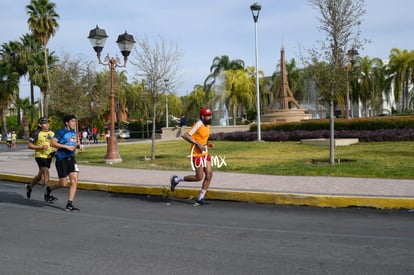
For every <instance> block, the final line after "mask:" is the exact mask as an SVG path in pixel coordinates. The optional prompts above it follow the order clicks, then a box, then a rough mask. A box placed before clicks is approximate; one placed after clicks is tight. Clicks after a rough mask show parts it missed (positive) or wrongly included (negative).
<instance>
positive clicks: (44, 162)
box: [26, 117, 56, 202]
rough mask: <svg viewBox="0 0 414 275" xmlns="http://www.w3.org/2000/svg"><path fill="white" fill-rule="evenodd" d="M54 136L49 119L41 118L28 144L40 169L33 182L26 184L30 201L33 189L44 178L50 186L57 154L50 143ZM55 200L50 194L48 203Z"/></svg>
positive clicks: (45, 183) (44, 181)
mask: <svg viewBox="0 0 414 275" xmlns="http://www.w3.org/2000/svg"><path fill="white" fill-rule="evenodd" d="M54 135H55V133H53V132H52V131H50V130H49V120H48V119H47V117H41V118H39V120H38V126H37V130H36V131H34V132H33V133H32V134H31V135H30V138H29V143H28V144H27V148H29V149H32V150H35V152H34V157H35V160H36V163H37V166H38V167H39V172H38V173H37V175H36V176H34V178H33V179H32V182H31V183H30V184H26V196H27V198H28V199H30V197H31V194H32V189H33V187H34V186H35V185H36V184H38V183H39V182H40V181H41V180H42V178H43V183H44V185H45V187H46V186H49V169H50V164H51V163H52V157H53V155H54V152H55V150H54V149H53V147H52V146H51V145H50V142H51V141H52V138H53V136H54ZM55 200H56V198H55V197H54V196H52V195H51V194H50V195H49V198H48V200H47V202H54V201H55Z"/></svg>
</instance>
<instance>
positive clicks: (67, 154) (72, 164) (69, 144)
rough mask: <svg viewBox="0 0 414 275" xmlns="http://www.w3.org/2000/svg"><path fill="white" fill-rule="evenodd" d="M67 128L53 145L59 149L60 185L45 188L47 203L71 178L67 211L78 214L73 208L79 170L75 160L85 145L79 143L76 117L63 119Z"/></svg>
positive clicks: (56, 134) (57, 153)
mask: <svg viewBox="0 0 414 275" xmlns="http://www.w3.org/2000/svg"><path fill="white" fill-rule="evenodd" d="M63 122H64V123H65V127H63V128H61V129H60V130H58V131H57V132H56V133H55V136H54V137H53V139H52V142H51V145H52V146H53V147H55V148H57V152H56V170H57V173H58V177H59V183H57V184H55V185H52V186H51V187H46V188H45V195H44V197H45V201H49V197H50V196H51V192H52V191H53V190H55V189H58V188H62V187H66V185H67V183H68V182H67V177H68V176H69V181H70V184H71V185H70V188H69V194H68V202H67V204H66V211H70V212H77V211H79V208H76V207H74V206H73V204H72V202H73V200H74V199H75V194H76V189H77V187H78V174H79V168H78V165H77V164H76V160H75V151H76V148H79V149H80V151H81V152H83V145H81V144H80V143H79V139H78V135H77V133H76V130H75V129H76V116H75V115H68V116H65V117H64V118H63Z"/></svg>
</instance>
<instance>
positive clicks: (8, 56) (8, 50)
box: [0, 41, 27, 122]
mask: <svg viewBox="0 0 414 275" xmlns="http://www.w3.org/2000/svg"><path fill="white" fill-rule="evenodd" d="M21 48H22V47H21V44H20V43H19V42H17V41H9V42H8V43H4V44H3V45H2V48H1V50H0V55H1V58H2V59H3V60H4V61H5V62H7V64H8V65H7V66H8V67H9V71H13V72H15V73H17V74H18V76H19V78H20V77H21V76H22V75H24V74H26V70H27V69H26V64H25V63H24V61H23V60H22V54H21V53H22V49H21ZM14 96H15V97H16V98H19V91H16V94H15V95H14ZM17 120H18V121H19V122H20V111H19V109H17Z"/></svg>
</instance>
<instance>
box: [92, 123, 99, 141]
mask: <svg viewBox="0 0 414 275" xmlns="http://www.w3.org/2000/svg"><path fill="white" fill-rule="evenodd" d="M92 138H93V143H94V144H95V143H98V128H96V127H92Z"/></svg>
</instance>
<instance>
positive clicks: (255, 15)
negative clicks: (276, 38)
mask: <svg viewBox="0 0 414 275" xmlns="http://www.w3.org/2000/svg"><path fill="white" fill-rule="evenodd" d="M261 9H262V6H260V5H259V4H257V3H254V4H253V5H251V6H250V10H251V11H252V15H253V21H254V37H255V49H256V105H257V107H256V108H257V141H261V140H262V133H261V129H260V91H259V68H258V67H259V52H258V47H257V43H258V42H257V20H258V19H259V13H260V10H261Z"/></svg>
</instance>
